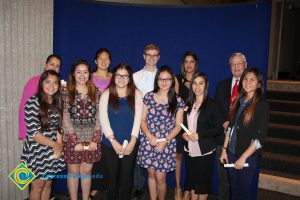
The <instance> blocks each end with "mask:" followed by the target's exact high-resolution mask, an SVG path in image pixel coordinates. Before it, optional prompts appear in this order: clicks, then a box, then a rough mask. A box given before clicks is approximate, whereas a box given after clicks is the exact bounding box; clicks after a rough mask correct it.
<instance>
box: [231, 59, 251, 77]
mask: <svg viewBox="0 0 300 200" xmlns="http://www.w3.org/2000/svg"><path fill="white" fill-rule="evenodd" d="M246 66H247V63H246V62H245V60H244V59H243V58H242V56H234V57H233V58H232V59H231V62H230V70H231V73H232V75H233V76H234V77H235V78H236V79H240V77H241V76H242V74H243V72H244V70H245V69H246Z"/></svg>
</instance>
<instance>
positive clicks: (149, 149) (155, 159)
mask: <svg viewBox="0 0 300 200" xmlns="http://www.w3.org/2000/svg"><path fill="white" fill-rule="evenodd" d="M144 104H145V105H146V106H147V108H148V113H147V127H148V129H149V131H150V132H151V134H152V135H154V136H155V137H157V138H165V137H166V136H167V135H168V134H169V132H170V131H171V130H172V129H173V128H174V126H175V115H172V114H170V113H168V111H167V109H168V104H158V103H156V102H155V100H154V92H149V93H147V94H146V95H145V97H144ZM183 108H184V102H183V100H182V99H181V98H180V97H179V96H177V108H176V112H177V110H178V109H183ZM176 112H175V113H176ZM137 163H138V164H139V165H140V166H142V167H144V168H153V169H154V170H155V171H159V172H164V173H166V172H170V171H173V170H175V168H176V140H175V138H173V139H172V140H171V141H170V143H169V144H167V145H166V147H165V149H164V151H163V152H156V151H154V147H153V146H152V145H151V144H150V143H149V141H148V138H147V136H146V135H145V134H142V135H141V139H140V147H139V151H138V156H137Z"/></svg>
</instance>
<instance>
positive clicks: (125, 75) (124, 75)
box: [116, 74, 129, 80]
mask: <svg viewBox="0 0 300 200" xmlns="http://www.w3.org/2000/svg"><path fill="white" fill-rule="evenodd" d="M116 79H126V80H127V79H129V75H128V74H123V75H122V74H116Z"/></svg>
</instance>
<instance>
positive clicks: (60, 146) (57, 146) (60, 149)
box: [53, 142, 63, 151]
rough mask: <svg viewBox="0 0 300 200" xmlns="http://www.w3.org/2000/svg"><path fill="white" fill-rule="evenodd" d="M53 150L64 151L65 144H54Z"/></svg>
mask: <svg viewBox="0 0 300 200" xmlns="http://www.w3.org/2000/svg"><path fill="white" fill-rule="evenodd" d="M53 150H54V151H62V150H63V144H61V143H57V142H54V144H53Z"/></svg>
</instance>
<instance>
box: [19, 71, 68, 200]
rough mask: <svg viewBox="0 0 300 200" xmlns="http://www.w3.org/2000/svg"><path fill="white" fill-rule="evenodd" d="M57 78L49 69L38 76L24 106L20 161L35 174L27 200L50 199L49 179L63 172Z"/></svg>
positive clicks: (58, 81) (60, 107)
mask: <svg viewBox="0 0 300 200" xmlns="http://www.w3.org/2000/svg"><path fill="white" fill-rule="evenodd" d="M59 88H60V78H59V75H58V74H57V72H55V71H53V70H48V71H45V72H43V73H42V74H41V78H40V80H39V84H38V91H37V93H36V94H35V95H34V96H32V97H30V98H29V100H28V101H27V103H26V105H25V123H26V128H27V134H26V140H25V143H24V147H23V154H22V156H21V162H24V163H25V164H26V166H27V167H28V168H29V169H30V170H31V171H32V172H33V173H34V174H35V175H36V179H35V180H34V181H33V182H32V183H31V190H30V194H29V198H30V199H33V200H34V199H37V200H38V199H50V193H51V184H52V181H51V179H52V178H55V174H56V173H58V172H60V171H62V170H64V168H65V163H64V161H63V159H61V158H60V157H61V155H62V147H63V145H62V135H61V124H62V123H61V120H62V104H61V99H60V91H59V90H60V89H59Z"/></svg>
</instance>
